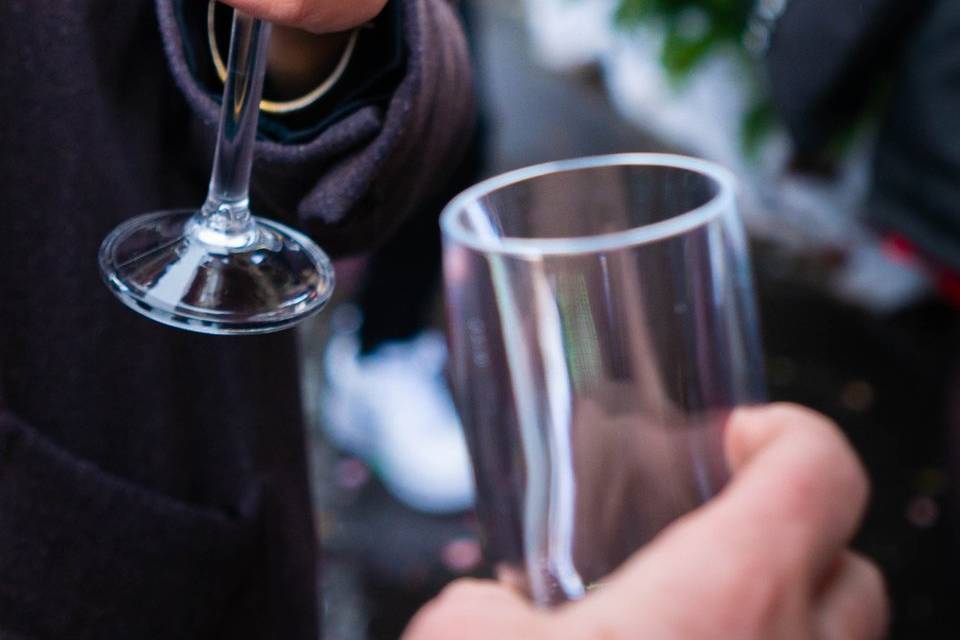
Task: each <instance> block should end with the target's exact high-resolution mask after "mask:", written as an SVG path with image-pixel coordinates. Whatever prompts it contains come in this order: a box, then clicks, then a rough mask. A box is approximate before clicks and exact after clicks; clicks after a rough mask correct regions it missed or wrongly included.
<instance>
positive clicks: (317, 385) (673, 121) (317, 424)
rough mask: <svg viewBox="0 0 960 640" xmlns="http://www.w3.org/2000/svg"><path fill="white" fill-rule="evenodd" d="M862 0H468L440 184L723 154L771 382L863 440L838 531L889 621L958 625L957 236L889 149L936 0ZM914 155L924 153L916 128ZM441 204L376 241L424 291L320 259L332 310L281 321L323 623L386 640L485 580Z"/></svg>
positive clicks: (332, 631)
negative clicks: (667, 154)
mask: <svg viewBox="0 0 960 640" xmlns="http://www.w3.org/2000/svg"><path fill="white" fill-rule="evenodd" d="M818 4H819V5H823V6H822V7H820V9H823V7H827V9H826V10H823V11H820V10H819V9H818ZM860 4H861V9H860V13H859V14H858V15H856V16H851V15H837V14H834V13H833V9H830V7H833V6H835V5H832V4H830V3H818V2H816V1H810V2H806V3H797V5H798V6H799V5H803V8H798V9H796V10H793V11H792V12H791V10H790V8H789V7H788V3H787V2H786V0H762V1H761V2H759V3H756V4H754V3H752V2H748V3H744V2H739V1H734V0H731V1H729V2H723V1H711V2H707V1H697V0H620V1H618V0H524V1H521V0H474V1H472V2H469V3H467V4H466V5H465V6H464V12H465V18H466V20H467V25H468V28H469V32H470V35H471V38H472V41H473V46H474V50H475V59H476V74H477V84H478V91H479V95H480V114H481V115H480V118H481V122H480V127H479V135H478V137H477V139H476V141H475V143H474V145H473V149H472V152H471V154H470V157H469V161H468V163H467V166H466V167H465V169H464V170H463V171H462V172H461V173H462V175H461V176H460V179H459V182H458V184H457V185H454V186H453V187H452V188H451V192H450V193H449V194H444V198H443V199H447V198H448V196H449V195H452V193H453V192H455V191H456V189H458V188H461V187H463V186H466V185H468V184H470V183H472V182H476V181H477V180H479V179H481V178H483V177H485V176H489V175H492V174H496V173H500V172H502V171H506V170H509V169H513V168H517V167H521V166H525V165H529V164H534V163H538V162H543V161H549V160H555V159H560V158H569V157H574V156H582V155H594V154H602V153H611V152H635V151H658V150H666V151H673V152H680V153H686V154H690V155H697V156H702V157H706V158H709V159H711V160H714V161H717V162H720V163H722V164H724V165H726V166H728V167H730V168H732V169H733V170H734V171H735V172H736V173H737V175H738V177H739V178H740V180H741V188H742V194H741V197H742V202H743V215H744V218H745V220H746V223H747V227H748V230H749V232H750V235H751V239H752V247H753V259H754V269H755V275H756V278H757V285H758V289H759V300H760V307H761V314H762V323H763V329H764V342H765V347H766V351H767V368H768V369H767V376H768V387H769V394H770V397H771V399H772V400H789V401H793V402H799V403H803V404H806V405H808V406H811V407H813V408H815V409H817V410H819V411H822V412H824V413H826V414H827V415H829V416H831V417H832V418H834V419H835V420H836V421H837V422H838V423H839V424H840V425H841V426H842V427H843V428H844V430H845V431H846V432H847V433H848V435H849V437H850V438H851V440H852V441H853V443H854V444H855V446H856V448H857V449H858V451H859V452H860V454H861V456H862V457H863V458H864V460H865V461H866V464H867V466H868V468H869V471H870V475H871V478H872V481H873V485H874V494H873V497H872V501H871V507H870V511H869V514H868V517H867V521H866V524H865V527H864V529H863V531H862V533H861V535H860V536H859V538H858V540H857V543H856V546H857V547H858V548H859V549H860V550H861V551H863V552H864V553H866V554H867V555H869V556H870V557H872V558H874V559H875V560H876V561H877V562H879V564H880V565H881V566H882V568H883V570H884V572H885V574H886V576H887V579H888V581H889V585H890V590H891V594H892V597H893V601H894V622H893V633H892V636H893V637H894V638H941V637H943V638H947V637H956V629H958V628H960V627H958V626H957V625H956V620H955V617H956V609H957V607H956V606H955V604H954V600H955V594H956V593H958V592H960V591H958V585H957V584H956V582H957V579H956V574H957V572H956V567H957V558H956V557H955V556H956V551H955V549H956V547H957V545H956V530H955V522H954V519H955V515H956V514H955V504H956V502H955V499H956V495H955V490H954V488H953V486H952V483H951V477H952V475H953V474H952V468H953V459H952V450H953V446H954V444H955V442H954V441H953V440H952V433H951V425H954V426H955V425H956V424H957V419H958V417H960V414H958V409H960V402H958V396H957V394H956V393H953V388H954V386H955V385H956V380H957V378H956V361H957V358H956V354H957V353H958V350H957V343H958V340H957V339H958V332H957V314H956V301H957V300H958V299H960V295H958V291H960V279H955V278H954V277H953V275H952V274H953V270H952V269H951V267H950V262H951V260H955V261H956V262H960V255H956V254H955V253H951V250H952V248H951V246H950V244H949V242H946V241H944V242H940V241H939V240H937V237H939V236H937V237H933V236H936V234H934V233H932V232H931V231H930V229H931V228H933V229H940V230H941V231H942V233H941V235H942V236H943V237H944V238H946V237H947V236H948V235H949V232H950V230H951V228H950V226H949V224H948V223H946V222H944V221H943V220H940V222H939V223H937V224H939V226H937V224H930V225H926V226H924V224H922V222H918V220H922V218H923V216H922V215H921V213H924V214H926V215H927V219H928V220H929V219H930V216H933V217H936V215H937V211H939V210H940V209H942V208H943V204H942V202H943V201H945V202H947V203H948V204H949V202H950V192H949V191H946V192H938V195H937V197H930V198H928V199H926V200H924V201H923V202H921V203H920V204H919V205H918V204H917V203H916V202H915V201H914V200H911V198H912V194H913V192H912V191H911V189H910V185H911V184H914V183H915V180H913V179H912V178H911V176H910V173H909V172H910V169H911V166H923V165H922V163H920V164H917V163H913V162H908V161H907V160H906V159H908V158H909V157H910V153H912V152H914V151H915V149H914V148H913V147H911V146H910V144H913V143H915V142H916V140H918V139H922V136H923V135H925V133H928V132H929V130H928V129H924V127H923V123H922V122H921V121H922V120H923V119H924V118H927V117H932V116H934V115H936V113H937V112H936V111H935V110H931V108H930V104H932V103H934V102H935V98H929V99H928V100H927V99H925V100H927V101H926V102H924V101H922V100H921V99H920V98H919V97H918V96H919V95H920V92H922V91H925V89H924V86H923V85H922V84H921V83H920V82H919V81H917V80H916V79H915V78H916V75H915V74H911V73H909V65H910V64H913V63H916V64H920V63H921V62H922V60H923V59H924V58H923V56H924V55H933V53H932V52H934V51H935V50H936V43H938V42H942V40H939V39H938V38H937V37H936V34H935V33H931V32H930V28H928V27H927V26H925V25H927V24H928V22H932V21H934V20H933V17H932V16H933V14H934V13H935V11H936V6H937V3H934V2H930V3H923V2H921V3H916V5H913V4H912V3H911V8H903V7H896V4H897V3H895V2H889V1H888V2H884V1H882V0H875V1H872V2H863V3H860ZM940 4H945V3H940ZM921 9H922V10H921ZM787 18H789V20H788V21H787V22H783V23H781V20H782V19H783V20H785V19H787ZM830 25H833V26H830ZM805 30H806V31H805ZM810 34H814V36H815V37H811V35H810ZM905 76H910V77H911V78H914V80H912V81H911V82H912V83H913V84H910V83H907V84H904V83H905V82H906V81H905V80H904V79H903V77H905ZM934 80H935V78H930V82H931V83H932V82H933V81H934ZM917 102H920V104H919V105H918V104H917ZM911 109H912V111H911ZM918 122H920V124H918ZM946 138H947V139H946V140H945V141H944V144H948V143H949V136H946ZM893 157H896V158H900V159H902V161H903V162H904V163H905V164H907V165H909V166H906V167H903V166H900V165H897V164H896V162H893V161H892V160H890V158H893ZM918 157H920V158H921V159H925V160H926V161H928V162H930V163H931V165H930V166H931V168H930V171H931V172H940V173H941V174H942V172H943V170H944V169H943V165H942V162H940V161H941V160H942V158H941V157H940V156H938V154H937V150H936V149H935V148H934V149H931V148H925V150H924V153H921V154H920V155H919V156H918ZM918 162H919V161H918ZM934 166H935V168H933V167H934ZM955 166H957V165H955ZM946 182H949V180H946ZM953 182H956V183H958V184H960V176H955V177H954V179H953ZM927 186H928V187H929V191H930V192H936V191H937V190H936V189H935V188H933V187H932V186H930V185H927ZM937 198H940V200H939V201H938V200H937ZM441 205H442V201H440V202H438V203H435V205H434V206H431V207H427V208H426V209H427V210H425V211H424V213H423V215H422V216H421V222H420V223H419V224H420V225H421V226H419V227H417V226H416V225H414V226H413V227H412V228H411V229H409V230H407V231H406V232H404V233H405V234H406V240H403V239H401V241H399V242H394V243H392V245H393V246H386V247H384V248H383V249H382V250H381V252H382V253H391V255H393V256H394V257H396V256H403V258H402V262H403V264H405V265H407V267H405V268H408V269H409V270H410V273H412V274H415V276H413V277H411V278H410V279H412V280H416V281H417V282H420V283H422V286H421V288H420V290H419V291H417V292H414V293H413V294H410V295H408V294H407V293H406V292H404V294H403V295H400V294H399V293H398V292H397V291H396V286H397V285H396V283H397V279H398V275H397V273H395V272H392V270H386V271H385V270H380V269H378V268H377V264H378V257H377V256H371V257H369V258H366V259H360V260H354V261H351V262H344V263H341V264H340V265H338V270H339V273H340V274H341V276H342V278H341V280H342V281H343V282H344V285H343V286H342V287H341V289H340V291H339V292H338V299H337V300H336V301H335V304H334V305H333V306H332V311H331V312H328V313H324V314H321V315H320V317H319V318H318V319H317V320H315V321H314V322H313V323H312V324H310V325H309V326H307V327H306V328H305V329H304V330H303V331H302V332H301V339H302V342H303V349H304V351H305V352H306V353H307V357H306V358H305V359H304V367H305V371H304V377H303V379H304V381H305V383H304V384H305V392H306V398H307V402H308V415H309V416H310V421H311V424H312V425H313V428H312V433H311V437H312V443H313V444H312V450H311V454H312V469H313V475H314V489H315V497H316V503H317V509H316V513H317V520H318V531H319V532H320V535H321V537H322V540H321V542H322V548H323V549H324V551H325V554H326V556H327V557H326V559H325V561H324V564H323V567H324V575H323V582H324V598H325V602H324V612H325V622H324V625H325V633H326V635H325V636H324V637H327V638H331V639H333V640H364V639H381V638H382V639H393V638H397V637H399V635H400V633H401V632H402V630H403V628H404V626H405V625H406V623H407V622H408V621H409V619H410V617H411V616H412V615H413V613H414V612H415V611H416V610H417V609H418V608H419V607H420V606H422V605H423V604H424V603H425V602H426V601H427V600H429V599H430V598H431V597H433V596H434V595H436V594H437V592H438V591H439V590H440V589H442V587H443V585H445V584H446V583H447V582H449V581H450V580H453V579H455V578H457V577H461V576H467V575H470V576H486V575H488V572H487V568H486V567H485V566H484V563H483V559H482V554H481V550H480V545H479V542H478V532H477V530H476V522H475V519H474V518H473V516H472V514H471V512H470V508H469V507H470V489H469V469H468V467H467V464H466V461H465V453H464V450H463V446H462V441H461V440H460V439H459V437H458V436H459V434H458V431H457V426H456V418H455V415H453V414H452V407H451V406H450V403H449V397H448V396H447V395H446V391H445V387H444V384H445V383H444V376H443V366H444V357H445V351H444V345H443V339H442V335H441V334H440V333H438V332H437V331H438V330H442V327H443V311H442V301H441V300H440V297H439V289H438V286H437V285H438V280H437V273H438V272H437V269H438V268H439V258H438V250H437V245H436V238H435V231H434V230H435V228H436V216H437V215H438V213H439V208H440V206H441ZM903 211H915V212H916V217H911V218H906V217H904V216H903V215H902V212H903ZM930 211H933V213H932V214H931V213H930ZM424 230H426V231H424ZM411 237H416V238H417V242H416V243H415V244H411V243H410V242H409V239H410V238H411ZM958 237H960V235H958ZM402 238H403V236H402ZM931 238H933V239H932V240H931ZM404 252H406V253H404ZM384 262H387V261H386V260H384ZM392 263H393V264H396V261H395V260H394V261H393V262H392ZM385 291H386V292H392V294H393V295H392V296H391V295H387V294H386V293H384V292H385ZM370 300H380V301H381V302H380V303H377V304H374V303H370V302H369V301H370ZM381 318H386V319H385V320H382V321H381ZM398 318H399V320H398ZM387 320H389V322H388V321H387ZM383 325H391V326H392V330H391V331H392V333H391V331H387V332H384V331H383V330H382V329H378V327H381V328H382V326H383ZM398 325H399V326H400V329H399V330H398V329H397V326H398ZM350 425H353V426H350Z"/></svg>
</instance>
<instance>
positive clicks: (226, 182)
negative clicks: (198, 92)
mask: <svg viewBox="0 0 960 640" xmlns="http://www.w3.org/2000/svg"><path fill="white" fill-rule="evenodd" d="M269 40H270V24H269V23H266V22H263V21H262V20H257V19H255V18H252V17H250V16H248V15H246V14H244V13H242V12H240V11H235V12H234V15H233V28H232V31H231V33H230V55H229V58H228V61H227V79H226V82H225V84H224V87H223V105H222V108H221V110H220V127H219V130H218V132H217V149H216V152H215V154H214V159H213V173H212V175H211V177H210V190H209V192H208V193H207V200H206V202H205V203H204V205H203V207H202V208H201V210H200V217H201V219H202V224H203V226H205V227H207V228H208V229H213V230H216V231H218V232H220V233H225V234H230V235H232V234H244V233H248V232H249V231H250V230H251V229H252V228H253V226H254V221H253V218H252V216H251V215H250V207H249V192H250V170H251V168H252V165H253V147H254V142H255V141H256V136H257V119H258V116H259V112H260V96H261V94H262V92H263V76H264V71H265V69H266V57H267V56H266V52H267V44H268V42H269Z"/></svg>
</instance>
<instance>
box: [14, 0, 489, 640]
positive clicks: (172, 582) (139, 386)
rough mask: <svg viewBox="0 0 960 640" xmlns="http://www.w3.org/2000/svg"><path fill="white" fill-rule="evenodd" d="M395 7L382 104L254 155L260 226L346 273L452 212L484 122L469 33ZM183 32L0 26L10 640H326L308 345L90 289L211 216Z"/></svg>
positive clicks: (130, 16)
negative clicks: (162, 239)
mask: <svg viewBox="0 0 960 640" xmlns="http://www.w3.org/2000/svg"><path fill="white" fill-rule="evenodd" d="M190 1H194V2H195V5H194V6H196V5H203V6H205V4H206V3H205V2H203V1H202V0H190ZM396 1H397V2H401V3H402V4H401V5H400V6H397V7H394V9H396V10H397V11H396V12H395V13H392V14H391V15H394V16H396V18H395V19H397V20H399V21H400V22H399V24H398V25H397V28H396V33H397V34H399V36H398V38H399V42H398V44H400V45H402V47H403V51H404V55H403V63H402V67H401V68H400V69H399V72H398V73H396V74H395V81H393V84H392V86H390V87H389V91H387V92H386V93H385V94H384V95H382V96H380V97H376V96H373V97H370V96H368V100H367V101H366V103H363V101H361V102H360V104H357V105H355V106H354V107H352V108H351V109H349V110H348V112H347V113H345V114H342V116H341V117H339V118H338V119H336V121H335V122H332V123H331V124H329V126H325V127H322V128H321V130H320V131H318V132H314V133H312V134H311V135H310V136H309V138H308V139H307V140H306V141H304V142H302V143H293V142H287V143H279V142H269V141H261V143H260V146H259V149H258V160H257V164H256V167H255V170H254V171H255V200H256V201H257V202H258V203H259V207H260V211H262V212H263V213H264V214H266V215H269V216H272V217H277V218H280V219H283V220H285V221H287V222H289V223H292V224H297V225H299V226H301V228H304V229H306V230H307V231H309V232H310V233H311V234H312V235H313V236H314V237H315V238H316V239H317V240H319V241H320V243H321V244H323V245H324V246H326V247H327V248H331V249H333V250H335V251H353V250H362V249H364V248H365V247H369V246H370V245H371V244H372V243H374V242H376V241H378V240H382V239H383V237H384V236H385V235H386V234H388V233H389V232H390V231H392V230H393V228H394V227H395V226H396V225H397V224H398V223H399V222H400V221H401V220H402V219H403V218H404V216H406V215H408V213H409V212H410V211H411V210H412V209H413V207H414V206H415V204H416V203H418V202H420V201H422V200H423V199H424V198H425V197H428V196H429V195H431V192H432V191H433V190H434V189H436V188H438V187H440V186H441V185H442V182H443V181H444V179H445V176H446V175H448V169H449V168H450V167H451V166H453V165H454V164H455V163H456V158H457V157H458V154H459V153H460V141H461V140H464V139H466V137H467V136H466V134H465V133H464V130H466V129H467V128H469V124H470V122H471V119H472V113H471V111H472V98H471V78H470V75H469V67H468V60H467V52H466V46H465V43H464V39H463V36H462V33H461V30H460V28H459V25H458V24H457V20H456V17H455V14H454V10H453V9H452V8H451V6H450V5H449V3H448V2H447V0H396ZM187 13H190V12H187ZM184 15H186V13H184V14H181V20H179V21H178V20H177V17H176V16H177V13H176V10H175V7H174V5H173V4H172V3H171V2H170V0H159V1H158V2H157V3H156V5H155V4H154V3H152V2H147V1H145V0H3V1H2V2H0V91H2V97H0V638H8V637H11V638H22V639H30V640H33V639H35V638H36V639H40V638H44V639H46V638H56V639H67V638H69V639H71V640H81V639H85V638H91V639H92V638H98V639H100V638H129V639H131V640H144V639H149V638H164V639H170V638H177V639H178V640H183V639H187V638H220V637H223V638H231V639H235V640H243V639H248V638H249V639H253V638H256V639H260V638H264V639H266V638H270V639H274V638H276V639H283V640H297V639H301V638H303V639H307V638H314V637H316V635H317V628H318V623H317V608H316V586H315V585H316V576H315V570H316V567H315V564H316V554H315V534H314V529H313V526H312V522H311V516H310V505H309V495H308V487H307V478H306V471H305V455H304V432H303V421H302V416H301V406H300V394H299V389H298V384H299V383H298V379H297V360H296V358H297V354H296V349H295V344H294V339H293V336H292V335H291V334H290V333H285V334H279V335H273V336H262V337H244V338H217V337H204V336H198V335H192V334H187V333H181V332H177V331H175V330H172V329H169V328H167V327H164V326H161V325H159V324H154V323H151V322H149V321H147V320H145V319H143V318H141V317H139V316H137V315H135V314H133V313H131V312H130V311H128V310H127V309H125V308H124V307H122V306H121V305H120V304H118V303H117V302H116V301H115V300H114V299H113V298H112V296H111V294H110V293H109V292H108V291H107V289H106V287H104V286H103V284H102V283H101V281H100V277H99V275H98V272H97V265H96V255H97V248H98V245H99V243H100V241H101V239H102V238H103V237H104V236H105V235H106V234H107V232H108V231H109V230H110V229H111V228H113V227H114V226H115V225H116V224H117V223H119V222H121V221H122V220H124V219H125V218H128V217H130V216H131V215H134V214H137V213H140V212H146V211H151V210H158V209H164V208H175V207H184V206H190V205H196V204H198V203H199V202H200V201H201V199H202V197H203V195H204V191H205V186H206V179H207V170H208V166H209V162H210V157H211V150H210V146H209V145H210V140H211V138H212V132H213V130H214V124H215V119H216V105H215V101H214V100H213V99H212V98H211V97H210V94H209V93H208V92H207V91H204V90H203V88H202V87H201V85H200V84H198V82H197V79H196V77H195V75H196V70H195V69H194V67H193V66H191V65H188V63H187V59H188V58H189V56H190V55H203V54H204V53H205V52H204V51H197V50H194V51H193V52H192V53H190V51H189V47H187V48H186V49H185V47H184V42H185V41H184V32H183V28H184V19H183V18H182V17H183V16H184ZM190 15H193V13H190ZM158 16H159V20H158ZM193 26H194V25H193V24H192V23H190V24H188V25H187V28H188V29H189V28H193ZM185 51H186V52H187V53H186V54H185ZM194 63H195V61H194ZM361 71H363V70H361ZM373 71H375V70H370V72H371V73H372V72H373ZM381 89H382V87H381ZM321 115H322V114H321ZM318 117H319V116H318Z"/></svg>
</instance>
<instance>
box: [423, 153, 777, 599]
mask: <svg viewBox="0 0 960 640" xmlns="http://www.w3.org/2000/svg"><path fill="white" fill-rule="evenodd" d="M441 225H442V229H443V238H444V280H445V285H446V294H447V295H446V301H447V316H448V320H449V334H448V335H449V340H450V355H451V371H450V374H451V380H452V383H453V388H454V392H455V398H456V404H457V407H458V409H459V412H460V417H461V420H462V423H463V425H464V430H465V433H466V436H467V442H468V445H469V449H470V453H471V457H472V460H473V468H474V474H475V478H476V483H477V492H476V495H477V510H478V515H479V518H480V523H481V525H482V529H483V533H484V543H485V546H486V553H487V556H488V558H489V559H490V560H491V561H492V563H493V564H494V565H495V567H496V573H497V576H498V577H499V578H500V579H502V580H504V581H507V582H509V583H511V584H512V585H513V586H514V587H516V588H518V589H519V590H521V591H523V592H525V593H526V594H528V595H529V596H530V597H531V598H532V599H533V600H534V601H535V602H536V603H537V604H540V605H547V606H550V605H557V604H560V603H563V602H565V601H569V600H575V599H577V598H580V597H582V596H583V595H584V594H585V593H586V592H587V591H589V590H590V589H591V588H594V587H597V586H600V585H602V584H603V581H604V579H605V577H606V576H608V575H609V574H610V573H611V572H612V571H614V570H615V569H616V568H617V567H618V566H619V565H620V564H621V563H622V562H623V561H624V560H625V559H626V558H628V557H629V556H630V555H631V554H632V553H633V552H635V551H636V550H637V549H638V548H640V547H641V546H643V545H644V544H646V543H647V542H649V541H650V540H651V539H652V538H653V537H654V536H656V535H657V533H659V532H660V531H661V530H662V529H663V528H664V527H665V526H667V525H668V524H669V523H670V522H672V521H673V520H675V519H676V518H677V517H679V516H680V515H682V514H683V513H685V512H687V511H690V510H691V509H694V508H696V507H697V506H698V505H700V504H701V503H703V502H704V501H705V500H707V499H709V498H710V497H711V496H713V495H714V494H716V492H717V491H719V490H720V488H721V487H722V486H723V484H724V482H725V481H726V479H727V468H726V464H725V458H724V451H723V434H724V429H725V425H726V423H727V419H728V417H729V414H730V411H731V410H732V409H733V408H734V407H736V406H739V405H743V404H751V403H755V402H759V401H761V400H762V399H763V396H764V385H763V376H762V374H763V371H762V354H761V349H760V340H759V332H758V326H757V319H756V311H755V303H754V294H753V288H752V284H751V275H750V268H749V260H748V255H747V243H746V236H745V233H744V230H743V227H742V224H741V221H740V218H739V215H738V212H737V205H736V195H735V186H734V179H733V177H732V176H731V175H730V174H729V173H728V172H727V171H725V170H723V169H722V168H720V167H717V166H715V165H713V164H710V163H708V162H704V161H701V160H696V159H692V158H684V157H680V156H672V155H657V154H628V155H615V156H605V157H598V158H585V159H579V160H572V161H565V162H557V163H552V164H547V165H541V166H537V167H532V168H528V169H522V170H520V171H516V172H513V173H510V174H507V175H504V176H501V177H497V178H493V179H491V180H488V181H487V182H484V183H481V184H480V185H478V186H476V187H473V188H472V189H470V190H468V191H466V192H465V193H464V194H462V195H460V196H459V197H457V198H456V199H455V200H454V201H453V202H452V203H451V204H450V205H449V206H448V207H447V209H446V210H445V211H444V213H443V215H442V218H441Z"/></svg>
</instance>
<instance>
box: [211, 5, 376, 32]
mask: <svg viewBox="0 0 960 640" xmlns="http://www.w3.org/2000/svg"><path fill="white" fill-rule="evenodd" d="M224 2H225V4H229V5H230V6H232V7H234V8H236V9H238V10H239V11H243V12H244V13H247V14H249V15H251V16H254V17H256V18H260V19H262V20H267V21H269V22H275V23H277V24H282V25H286V26H289V27H297V28H298V29H305V30H307V31H312V32H314V33H335V32H338V31H346V30H348V29H352V28H354V27H358V26H360V25H361V24H363V23H365V22H368V21H370V20H372V19H373V18H375V17H376V16H377V15H378V14H379V13H380V12H381V11H382V10H383V7H384V6H385V5H386V0H350V1H349V2H341V1H339V0H224Z"/></svg>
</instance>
